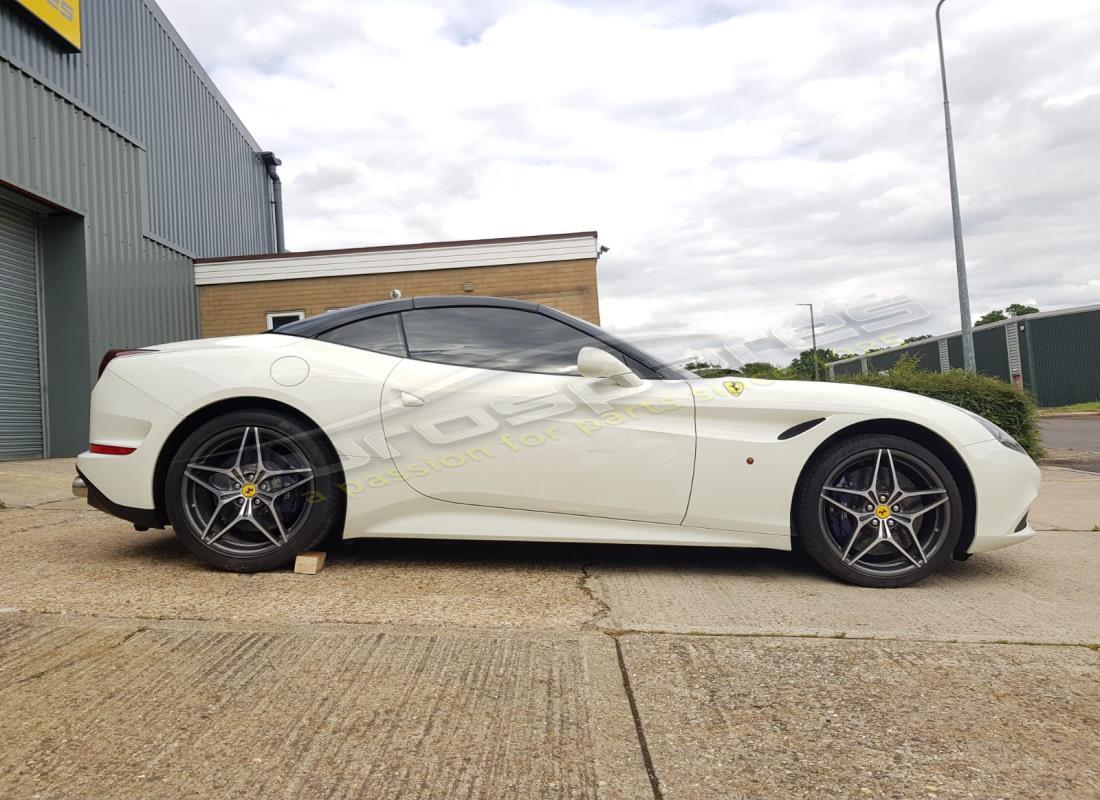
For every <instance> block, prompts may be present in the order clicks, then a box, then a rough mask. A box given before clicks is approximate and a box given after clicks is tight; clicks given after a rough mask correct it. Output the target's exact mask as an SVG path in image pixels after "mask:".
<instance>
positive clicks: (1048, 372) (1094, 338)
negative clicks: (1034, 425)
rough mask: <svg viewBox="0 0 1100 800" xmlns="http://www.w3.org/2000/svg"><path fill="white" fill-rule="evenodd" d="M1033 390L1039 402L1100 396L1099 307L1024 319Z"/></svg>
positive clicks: (1068, 401) (1024, 344) (1058, 403)
mask: <svg viewBox="0 0 1100 800" xmlns="http://www.w3.org/2000/svg"><path fill="white" fill-rule="evenodd" d="M1024 328H1025V331H1024V333H1021V337H1023V336H1024V335H1025V334H1026V336H1027V341H1026V342H1025V341H1023V340H1021V342H1020V345H1021V349H1022V350H1023V351H1024V355H1025V357H1026V358H1027V362H1028V368H1029V370H1030V375H1029V373H1028V372H1025V373H1024V374H1025V375H1029V377H1030V380H1029V381H1028V383H1029V384H1030V385H1031V389H1032V392H1033V393H1034V394H1035V399H1036V400H1037V401H1038V402H1039V405H1043V406H1062V405H1070V404H1072V403H1087V402H1091V401H1094V400H1100V309H1098V310H1093V311H1083V312H1080V313H1077V314H1059V315H1057V316H1051V317H1040V318H1038V319H1030V320H1026V321H1025V322H1024Z"/></svg>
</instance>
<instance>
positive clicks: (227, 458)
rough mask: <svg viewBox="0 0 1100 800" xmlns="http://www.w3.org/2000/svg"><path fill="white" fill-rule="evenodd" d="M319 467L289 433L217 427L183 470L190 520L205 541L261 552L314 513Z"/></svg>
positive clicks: (235, 551)
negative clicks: (311, 497)
mask: <svg viewBox="0 0 1100 800" xmlns="http://www.w3.org/2000/svg"><path fill="white" fill-rule="evenodd" d="M313 483H314V473H313V467H312V465H311V464H310V461H309V458H308V457H307V456H306V454H305V452H304V451H303V450H302V448H301V447H300V446H299V445H298V444H297V443H295V442H294V441H293V440H292V439H290V438H288V437H287V436H285V435H283V434H281V433H279V432H277V431H274V430H271V429H269V428H263V427H258V426H249V427H239V428H231V429H229V430H225V431H222V432H219V433H217V434H215V435H214V436H212V437H210V438H209V439H207V440H206V441H205V442H203V443H202V444H201V445H200V446H199V447H198V448H197V449H196V450H195V453H194V455H193V456H192V457H191V459H190V460H189V461H188V462H187V466H186V467H185V468H184V471H183V478H182V486H181V487H180V488H181V495H182V498H183V508H184V513H185V515H186V518H187V522H188V524H189V525H190V526H191V528H192V530H193V531H194V532H195V534H196V536H197V537H198V539H199V541H200V542H201V543H202V544H203V545H205V546H206V547H208V548H210V549H212V550H215V551H218V552H221V553H224V554H226V555H231V556H238V557H239V556H258V555H263V554H265V553H269V552H271V551H273V550H276V549H278V548H280V547H282V546H283V545H285V544H286V543H287V542H288V541H289V540H290V539H291V538H292V537H293V536H294V534H295V533H297V531H298V530H299V529H300V528H301V526H302V525H303V524H304V523H305V520H306V518H307V517H308V516H309V504H308V503H307V498H308V495H309V492H310V491H311V489H312V487H313Z"/></svg>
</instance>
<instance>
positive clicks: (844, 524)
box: [794, 434, 963, 587]
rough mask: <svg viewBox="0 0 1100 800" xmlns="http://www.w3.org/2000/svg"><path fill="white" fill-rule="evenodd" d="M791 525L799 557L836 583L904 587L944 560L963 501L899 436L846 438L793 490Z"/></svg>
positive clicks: (937, 467) (934, 463)
mask: <svg viewBox="0 0 1100 800" xmlns="http://www.w3.org/2000/svg"><path fill="white" fill-rule="evenodd" d="M794 521H795V528H796V531H797V533H798V536H799V538H800V540H801V543H802V544H803V545H804V547H805V549H806V551H807V552H808V553H809V554H810V556H811V557H813V559H814V560H815V561H817V563H818V564H820V565H821V566H822V567H824V568H825V569H827V570H828V571H829V572H831V573H833V574H834V575H836V576H837V577H839V578H842V579H844V580H846V581H849V582H850V583H855V584H858V585H860V586H875V587H897V586H908V585H909V584H912V583H916V582H917V581H919V580H921V579H923V578H925V577H927V576H928V575H930V574H932V573H933V572H936V571H937V570H939V569H940V568H941V567H943V565H944V564H946V563H947V562H948V561H949V560H950V559H951V555H952V552H953V550H954V548H955V545H956V543H957V542H958V540H959V535H960V532H961V531H962V521H963V504H962V495H961V493H960V492H959V487H958V483H957V482H956V480H955V478H954V476H952V474H951V471H950V470H949V469H948V468H947V466H946V465H945V464H944V463H943V461H942V460H941V459H940V458H939V457H938V456H936V454H935V453H933V452H931V451H930V450H928V449H927V448H926V447H923V446H922V445H919V444H917V443H916V442H913V441H910V440H909V439H905V438H902V437H899V436H891V435H885V434H883V435H861V436H853V437H851V438H848V439H844V440H841V441H839V442H837V443H835V444H833V445H831V446H830V447H828V448H827V449H826V450H824V451H823V452H821V453H819V454H818V455H817V456H815V458H814V461H813V463H812V464H810V465H809V468H808V469H807V470H806V473H805V475H804V476H803V479H802V482H801V484H800V485H799V488H798V492H797V495H796V499H795V507H794Z"/></svg>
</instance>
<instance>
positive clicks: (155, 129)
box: [0, 0, 275, 455]
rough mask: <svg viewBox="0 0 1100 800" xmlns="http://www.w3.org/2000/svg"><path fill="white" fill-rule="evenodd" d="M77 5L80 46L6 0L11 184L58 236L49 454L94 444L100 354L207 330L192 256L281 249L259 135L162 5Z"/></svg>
mask: <svg viewBox="0 0 1100 800" xmlns="http://www.w3.org/2000/svg"><path fill="white" fill-rule="evenodd" d="M81 16H82V28H83V50H82V51H81V52H75V51H73V50H71V49H70V48H69V47H68V45H66V44H65V43H64V42H63V41H62V40H61V39H60V38H58V37H57V36H55V35H54V34H53V33H52V32H51V31H50V30H49V29H48V28H46V26H44V25H42V24H41V23H40V22H39V21H37V20H36V19H34V18H33V17H32V16H31V15H30V14H29V13H27V12H26V11H25V10H23V9H22V8H21V7H19V6H18V5H17V4H15V3H12V2H8V0H0V187H6V188H9V189H12V188H13V189H15V190H16V193H17V194H22V195H24V196H27V195H30V196H32V197H34V198H37V199H39V200H41V201H44V205H42V204H36V205H35V207H36V208H37V209H38V211H39V212H41V213H42V214H44V215H45V216H43V217H42V218H41V221H40V228H42V229H43V230H46V229H49V230H50V231H51V232H52V233H51V238H48V239H43V247H42V259H41V267H42V269H41V273H42V278H43V280H42V285H43V287H44V288H43V292H42V293H43V295H44V300H43V307H44V315H43V318H44V320H45V326H44V329H45V330H44V340H43V341H44V343H45V346H44V351H45V354H46V358H45V364H46V372H47V376H48V379H47V380H45V381H44V383H45V384H46V394H47V398H48V403H47V405H46V408H47V412H48V417H49V424H48V425H47V426H46V428H47V430H48V432H49V442H48V450H49V453H50V454H52V455H70V454H72V453H75V452H78V451H79V450H80V449H82V447H83V446H84V444H86V442H87V438H86V435H87V431H86V427H85V425H84V424H83V423H81V422H79V420H85V419H87V396H88V389H89V388H90V386H91V384H92V381H93V380H94V375H95V367H96V365H97V364H98V362H99V359H100V357H101V356H102V355H103V352H104V351H105V350H107V349H109V348H112V347H128V346H139V345H145V344H153V343H157V342H165V341H175V340H180V339H188V338H194V337H197V336H198V335H199V324H198V309H197V303H196V291H195V285H194V267H193V264H192V257H215V256H237V255H245V254H250V253H265V252H271V251H273V250H274V249H275V232H274V221H273V218H272V209H271V204H270V183H269V180H268V178H267V174H266V170H265V168H264V166H263V164H262V163H261V162H260V160H259V159H258V158H257V151H258V150H259V147H258V145H257V144H256V142H255V141H254V140H253V139H252V137H251V135H250V134H249V133H248V131H247V130H246V129H245V128H244V126H243V125H241V123H240V121H239V120H238V119H237V118H236V116H235V115H234V114H233V112H232V109H230V108H229V106H228V104H227V103H226V102H225V100H224V98H222V97H221V95H220V93H219V92H218V90H217V88H216V87H214V86H213V84H212V83H211V82H210V81H209V78H208V76H207V75H206V73H205V72H204V71H203V69H202V67H201V66H200V65H199V64H198V62H197V61H195V59H194V57H193V56H192V55H191V53H190V51H188V49H187V47H186V45H184V44H183V42H182V41H181V40H180V39H179V37H178V35H177V34H176V33H175V32H174V31H173V30H172V28H171V25H170V24H169V23H168V22H167V20H166V19H165V18H164V15H163V14H162V12H161V11H160V10H159V9H158V8H157V7H156V5H155V4H154V3H153V2H152V0H87V2H85V3H83V4H82V8H81ZM49 207H55V208H56V213H51V212H50V208H49ZM85 320H86V322H85ZM85 328H86V329H87V331H86V333H85V330H84V329H85ZM0 346H2V343H0ZM74 420H75V421H76V422H74Z"/></svg>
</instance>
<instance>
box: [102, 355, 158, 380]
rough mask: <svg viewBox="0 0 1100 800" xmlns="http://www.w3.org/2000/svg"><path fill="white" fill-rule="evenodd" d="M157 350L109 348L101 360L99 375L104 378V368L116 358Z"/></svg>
mask: <svg viewBox="0 0 1100 800" xmlns="http://www.w3.org/2000/svg"><path fill="white" fill-rule="evenodd" d="M155 352H157V351H156V350H151V349H149V348H145V349H133V348H131V349H129V350H127V349H119V350H108V351H107V352H106V353H104V354H103V359H102V360H101V361H100V362H99V375H98V376H97V377H100V378H102V377H103V370H105V369H107V365H108V364H110V363H111V362H112V361H114V360H115V359H116V358H122V357H123V356H140V355H141V354H143V353H155Z"/></svg>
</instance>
